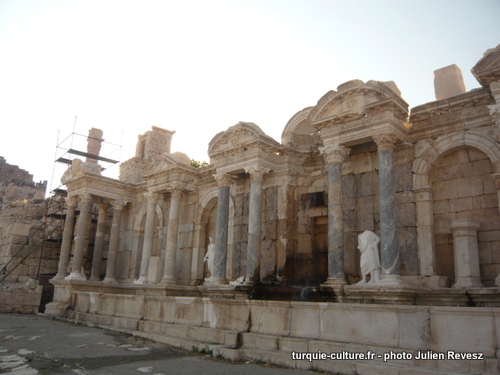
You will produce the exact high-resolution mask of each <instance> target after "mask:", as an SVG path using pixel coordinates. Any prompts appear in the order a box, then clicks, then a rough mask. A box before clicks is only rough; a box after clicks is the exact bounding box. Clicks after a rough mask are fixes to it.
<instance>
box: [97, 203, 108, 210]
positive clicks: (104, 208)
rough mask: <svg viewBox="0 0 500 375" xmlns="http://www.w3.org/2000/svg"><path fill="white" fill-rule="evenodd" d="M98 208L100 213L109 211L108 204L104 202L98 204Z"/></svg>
mask: <svg viewBox="0 0 500 375" xmlns="http://www.w3.org/2000/svg"><path fill="white" fill-rule="evenodd" d="M96 206H97V209H98V210H99V212H101V211H102V212H106V211H107V210H108V203H103V202H100V203H96Z"/></svg>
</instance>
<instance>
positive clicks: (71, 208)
mask: <svg viewBox="0 0 500 375" xmlns="http://www.w3.org/2000/svg"><path fill="white" fill-rule="evenodd" d="M77 203H78V199H77V197H67V198H66V204H67V206H68V207H67V209H66V219H65V220H64V230H63V238H62V243H61V253H60V255H59V267H58V269H57V275H56V276H55V277H54V279H56V280H61V279H64V278H65V277H66V272H67V268H68V263H69V255H70V254H71V244H72V243H73V238H72V237H73V227H74V225H75V208H76V205H77Z"/></svg>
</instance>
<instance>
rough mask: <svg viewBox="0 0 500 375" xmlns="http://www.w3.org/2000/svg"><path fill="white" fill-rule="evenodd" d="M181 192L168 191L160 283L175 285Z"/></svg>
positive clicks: (175, 190) (177, 190) (178, 190)
mask: <svg viewBox="0 0 500 375" xmlns="http://www.w3.org/2000/svg"><path fill="white" fill-rule="evenodd" d="M181 195H182V190H181V189H178V188H174V189H172V190H171V191H170V210H169V212H168V231H167V246H166V249H165V265H164V267H163V278H162V279H161V281H160V282H161V283H164V284H166V285H175V284H176V280H175V253H176V251H177V236H178V234H179V207H180V202H181Z"/></svg>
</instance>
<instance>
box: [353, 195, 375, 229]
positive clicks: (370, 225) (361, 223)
mask: <svg viewBox="0 0 500 375" xmlns="http://www.w3.org/2000/svg"><path fill="white" fill-rule="evenodd" d="M373 201H374V197H372V196H369V197H361V198H359V199H358V210H357V212H358V223H357V228H358V231H365V230H374V229H375V223H374V218H373V211H374V209H373Z"/></svg>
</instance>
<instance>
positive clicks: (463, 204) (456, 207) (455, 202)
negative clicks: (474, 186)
mask: <svg viewBox="0 0 500 375" xmlns="http://www.w3.org/2000/svg"><path fill="white" fill-rule="evenodd" d="M472 207H473V206H472V198H471V197H467V198H457V199H450V212H461V211H470V210H472Z"/></svg>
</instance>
